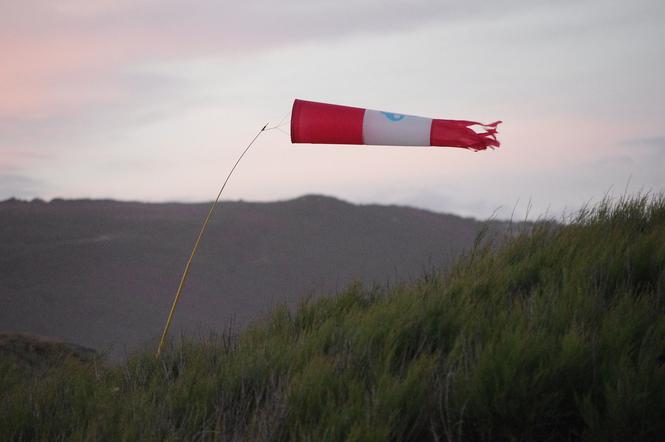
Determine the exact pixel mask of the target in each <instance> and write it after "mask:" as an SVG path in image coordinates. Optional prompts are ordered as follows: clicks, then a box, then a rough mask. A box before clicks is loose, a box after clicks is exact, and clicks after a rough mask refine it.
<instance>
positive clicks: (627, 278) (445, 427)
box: [0, 196, 665, 441]
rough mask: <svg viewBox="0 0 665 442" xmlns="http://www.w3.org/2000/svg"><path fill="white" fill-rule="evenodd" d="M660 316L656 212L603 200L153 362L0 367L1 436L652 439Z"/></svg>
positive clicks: (644, 204)
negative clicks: (407, 281)
mask: <svg viewBox="0 0 665 442" xmlns="http://www.w3.org/2000/svg"><path fill="white" fill-rule="evenodd" d="M664 313H665V199H664V198H663V197H646V196H645V197H640V198H637V199H621V200H618V201H614V202H611V201H609V200H608V201H605V202H603V203H601V204H600V205H598V206H596V207H594V208H589V209H585V210H582V211H581V212H580V213H579V214H578V215H577V216H576V217H575V218H574V219H572V220H570V221H569V222H568V223H566V224H565V225H561V224H556V223H551V222H539V223H535V224H533V225H532V226H531V227H530V228H529V231H528V232H522V233H519V234H516V235H514V236H513V237H511V238H510V239H509V240H508V241H505V242H504V241H501V244H500V245H496V244H493V241H491V240H490V239H487V238H484V239H483V238H480V239H479V241H478V242H477V245H476V247H475V248H474V249H473V250H472V251H470V252H469V253H468V254H467V255H466V256H464V257H463V258H461V259H460V260H459V262H458V263H457V265H456V266H455V267H454V269H453V270H452V271H450V272H448V273H447V274H434V275H425V276H424V277H423V278H422V279H421V280H419V281H418V282H417V283H415V284H411V285H404V286H399V287H394V288H391V289H381V288H373V289H365V288H362V287H361V286H359V285H356V286H351V287H349V288H348V289H347V290H346V291H344V292H343V293H341V294H339V295H338V296H336V297H334V298H329V299H321V300H318V301H308V302H305V303H304V304H303V305H301V306H300V308H299V309H298V310H297V312H295V313H291V312H289V311H288V310H287V309H286V308H281V309H278V310H277V311H275V312H274V313H273V314H272V316H271V317H269V318H267V319H266V320H264V321H263V322H260V323H257V324H255V325H254V326H253V327H252V328H250V329H249V330H247V331H245V332H243V333H241V334H239V335H232V334H228V333H227V334H223V335H219V336H212V337H210V338H208V339H205V340H203V341H200V340H189V339H183V340H182V341H181V342H178V343H174V344H172V345H171V347H170V349H169V350H168V351H167V352H166V353H165V354H164V355H163V357H162V358H161V359H160V360H156V359H155V357H154V355H152V354H150V353H145V354H137V355H135V356H133V357H131V358H130V359H129V360H128V361H127V362H126V363H125V364H123V365H122V366H115V367H114V366H110V365H104V364H101V363H99V362H96V363H84V362H81V361H78V360H72V359H65V360H64V361H62V362H58V363H54V364H53V366H52V367H50V368H49V370H48V371H47V372H46V373H45V374H43V375H42V376H38V377H35V376H30V373H29V372H26V370H25V369H17V368H15V366H14V365H11V364H10V363H7V362H6V361H5V363H4V365H3V366H2V367H0V396H1V397H0V399H1V401H0V439H1V440H49V441H51V440H63V439H66V440H90V439H95V440H182V439H185V440H312V441H319V440H359V441H360V440H362V441H372V440H376V441H379V440H449V441H450V440H481V441H482V440H571V439H573V440H577V439H585V440H657V439H659V438H660V437H662V435H663V434H665V315H664ZM0 364H2V363H1V362H0Z"/></svg>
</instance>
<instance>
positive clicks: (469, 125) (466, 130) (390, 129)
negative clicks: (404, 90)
mask: <svg viewBox="0 0 665 442" xmlns="http://www.w3.org/2000/svg"><path fill="white" fill-rule="evenodd" d="M499 123H501V121H496V122H494V123H490V124H482V123H477V122H475V121H465V120H440V119H434V118H425V117H416V116H413V115H402V114H395V113H392V112H382V111H376V110H371V109H362V108H358V107H350V106H340V105H337V104H327V103H317V102H315V101H305V100H298V99H296V100H295V101H294V102H293V110H292V111H291V142H292V143H313V144H375V145H376V144H378V145H387V146H445V147H461V148H464V149H471V150H485V149H487V148H488V147H491V148H494V147H499V145H500V143H499V141H498V140H497V139H496V134H497V130H496V127H497V125H498V124H499ZM473 127H477V128H479V129H480V131H479V132H476V131H475V130H473Z"/></svg>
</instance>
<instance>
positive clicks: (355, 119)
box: [291, 99, 365, 144]
mask: <svg viewBox="0 0 665 442" xmlns="http://www.w3.org/2000/svg"><path fill="white" fill-rule="evenodd" d="M364 116H365V109H361V108H357V107H350V106H340V105H337V104H327V103H317V102H314V101H305V100H298V99H296V100H295V101H294V102H293V110H292V111H291V142H292V143H315V144H363V118H364Z"/></svg>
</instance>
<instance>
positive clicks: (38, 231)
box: [0, 195, 484, 355]
mask: <svg viewBox="0 0 665 442" xmlns="http://www.w3.org/2000/svg"><path fill="white" fill-rule="evenodd" d="M208 207H209V206H208V204H176V203H172V204H145V203H137V202H117V201H108V200H100V201H95V200H58V199H56V200H53V201H51V202H48V203H46V202H44V201H40V200H35V201H32V202H25V201H19V200H8V201H5V202H2V203H0V304H1V305H2V308H1V309H0V332H3V331H5V332H17V331H18V332H29V333H36V334H40V335H47V336H57V337H59V338H62V339H64V340H66V341H70V342H76V343H78V344H81V345H85V346H87V347H92V348H95V349H98V350H101V351H107V350H109V349H111V350H112V352H113V354H114V355H123V354H125V353H126V352H127V351H128V350H132V349H135V348H137V346H139V345H140V344H142V343H145V342H146V341H149V340H154V339H155V338H156V337H157V336H158V335H159V333H160V331H161V328H162V326H163V321H164V318H165V316H166V313H167V311H168V309H169V306H170V303H171V300H172V297H173V294H174V291H175V289H176V287H177V284H178V280H179V278H180V273H181V271H182V268H183V266H184V263H185V261H186V259H187V256H188V254H189V251H190V248H191V246H192V243H193V241H194V238H195V236H196V234H197V232H198V229H199V227H200V223H201V221H202V219H203V217H204V215H205V213H206V211H207V210H208ZM483 225H484V224H483V223H481V222H478V221H475V220H473V219H468V218H461V217H458V216H453V215H445V214H438V213H432V212H428V211H425V210H420V209H414V208H409V207H399V206H379V205H353V204H349V203H346V202H343V201H340V200H337V199H334V198H329V197H324V196H315V195H309V196H304V197H301V198H297V199H294V200H290V201H281V202H273V203H247V202H233V201H225V202H224V203H223V204H222V205H221V206H220V207H218V210H217V212H216V213H215V216H214V218H213V220H212V223H211V225H210V228H209V231H208V233H207V235H206V238H205V241H204V243H203V245H202V247H201V248H200V250H199V253H198V255H197V257H196V259H195V261H194V264H193V268H192V272H191V275H190V278H189V283H188V286H187V289H186V291H185V293H184V295H183V298H182V301H181V304H180V306H179V308H178V312H177V315H176V319H175V323H174V329H173V330H174V332H175V333H177V332H178V331H179V330H180V331H181V330H184V329H187V330H189V331H194V332H206V331H207V330H209V329H218V330H219V329H224V328H226V327H228V325H229V323H230V321H233V322H234V324H235V325H236V326H242V325H244V324H246V323H247V322H248V321H249V320H251V319H253V318H256V317H257V316H258V315H260V314H262V313H263V312H265V311H268V310H270V309H271V308H272V307H273V306H274V305H276V304H281V303H286V304H288V305H290V306H294V305H296V304H297V303H298V302H299V300H301V299H302V298H303V297H306V296H309V295H315V296H318V295H320V294H323V293H330V292H335V291H338V290H341V289H343V288H345V287H346V286H347V285H348V284H349V283H350V282H352V281H354V280H359V281H362V282H364V283H367V284H372V283H378V284H382V285H383V284H386V283H394V282H397V281H406V280H411V279H413V278H415V277H418V276H420V275H422V274H423V273H424V272H425V271H427V270H430V269H432V268H436V269H440V268H443V267H446V266H448V265H449V263H450V262H451V259H452V258H453V257H455V256H457V255H458V254H459V253H460V252H461V251H462V250H463V249H464V248H466V247H468V246H469V245H471V244H472V243H473V241H474V238H475V237H476V235H477V233H478V232H479V229H481V228H482V226H483Z"/></svg>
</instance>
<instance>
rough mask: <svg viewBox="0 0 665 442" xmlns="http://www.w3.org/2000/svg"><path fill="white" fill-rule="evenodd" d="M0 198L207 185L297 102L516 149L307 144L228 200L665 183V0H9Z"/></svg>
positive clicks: (284, 147)
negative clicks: (477, 126)
mask: <svg viewBox="0 0 665 442" xmlns="http://www.w3.org/2000/svg"><path fill="white" fill-rule="evenodd" d="M0 54H1V57H2V58H1V59H0V60H1V61H0V199H5V198H9V197H18V198H24V199H30V198H35V197H39V198H43V199H51V198H55V197H63V198H115V199H122V200H141V201H155V202H160V201H185V202H189V201H209V200H211V199H213V198H214V197H215V195H216V194H217V191H218V189H219V186H220V185H221V182H222V181H223V180H224V178H225V176H226V174H227V172H228V170H229V169H230V168H231V166H232V165H233V163H234V162H235V160H236V158H237V157H238V155H239V154H240V153H241V152H242V150H243V149H244V147H245V146H246V144H247V143H248V142H249V141H250V140H251V139H252V137H253V136H254V135H255V134H256V132H257V131H258V130H259V129H260V128H261V127H262V126H263V125H264V124H265V123H266V122H271V123H272V124H277V123H279V122H282V121H284V122H285V123H287V124H286V126H284V127H283V128H282V129H284V130H285V132H288V118H289V112H290V109H291V105H292V103H293V99H294V98H302V99H307V100H314V101H323V102H331V103H338V104H345V105H351V106H358V107H365V108H370V109H380V110H385V111H390V112H397V113H403V114H413V115H422V116H427V117H434V118H450V119H470V120H476V121H485V122H490V121H495V120H498V119H500V120H503V121H504V123H503V124H502V125H501V126H499V131H500V134H499V139H500V140H501V143H502V146H501V148H499V149H496V150H492V151H489V150H488V151H484V152H471V151H467V150H463V149H448V148H431V147H382V146H366V147H360V146H328V145H293V144H291V143H290V139H289V136H288V135H287V133H285V132H281V131H280V130H273V131H269V132H265V133H263V134H262V135H261V137H260V138H259V139H258V140H257V142H256V144H255V145H254V146H253V147H252V150H251V151H250V152H249V153H248V154H247V156H246V157H245V158H244V159H243V162H242V163H241V164H240V166H239V167H238V169H237V170H236V173H235V175H234V176H233V178H232V180H231V182H230V183H229V185H228V187H227V189H226V190H225V194H224V198H225V199H234V200H238V199H242V200H246V201H273V200H282V199H288V198H293V197H297V196H300V195H303V194H309V193H319V194H325V195H330V196H335V197H338V198H342V199H345V200H348V201H351V202H354V203H362V204H365V203H380V204H399V205H411V206H416V207H422V208H426V209H431V210H435V211H439V212H449V213H457V214H460V215H464V216H473V217H478V218H487V217H490V216H494V217H499V218H507V217H510V216H526V215H527V214H528V215H529V216H530V217H538V216H560V214H562V213H569V212H572V211H574V210H575V209H576V208H578V207H580V206H581V205H584V204H588V203H593V202H594V201H598V200H600V199H601V198H603V196H605V195H608V194H609V195H621V194H624V193H629V194H632V193H637V192H644V191H651V192H660V191H663V190H665V2H663V1H662V0H632V1H630V2H629V1H625V0H604V1H601V0H577V1H567V0H563V1H558V2H552V1H549V0H547V1H545V0H530V1H518V0H495V1H492V2H488V1H485V2H482V1H479V0H470V1H465V2H458V1H449V0H439V1H430V0H411V1H391V0H384V1H378V0H356V1H353V2H351V1H347V2H342V1H336V2H331V1H323V0H303V1H297V0H281V1H279V2H275V1H268V0H244V1H242V2H230V1H219V0H198V1H179V0H161V1H156V0H131V1H130V0H96V1H95V2H90V1H89V0H60V1H58V2H52V1H46V0H43V1H37V0H22V1H8V2H2V3H1V4H0Z"/></svg>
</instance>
